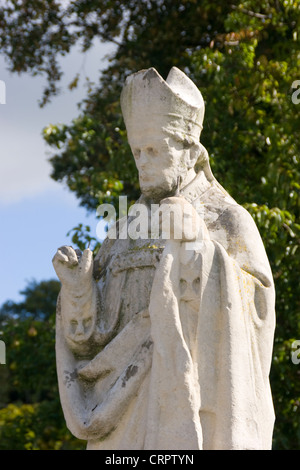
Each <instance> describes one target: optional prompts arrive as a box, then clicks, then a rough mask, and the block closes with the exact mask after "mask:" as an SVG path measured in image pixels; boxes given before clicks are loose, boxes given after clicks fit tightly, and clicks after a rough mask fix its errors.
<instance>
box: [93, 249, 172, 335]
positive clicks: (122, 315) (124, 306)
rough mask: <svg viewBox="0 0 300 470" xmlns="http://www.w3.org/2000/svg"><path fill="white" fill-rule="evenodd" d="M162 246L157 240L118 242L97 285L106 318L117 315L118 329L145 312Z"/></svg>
mask: <svg viewBox="0 0 300 470" xmlns="http://www.w3.org/2000/svg"><path fill="white" fill-rule="evenodd" d="M163 248H164V245H163V243H162V242H161V241H160V240H155V241H152V240H130V242H129V243H122V240H118V241H117V242H116V243H115V245H114V252H113V253H111V255H110V256H109V257H108V259H107V263H106V266H105V268H104V269H103V271H102V273H101V276H100V279H99V281H98V285H99V289H100V293H101V299H102V309H103V311H104V312H105V315H108V316H114V315H115V314H116V313H117V312H118V316H119V320H120V326H124V325H125V324H126V323H127V322H128V321H130V320H131V319H132V317H133V316H134V315H135V314H136V313H138V312H140V311H141V310H144V309H145V308H148V306H149V301H150V294H151V289H152V283H153V278H154V274H155V270H156V268H157V265H158V263H159V261H160V258H161V254H162V251H163Z"/></svg>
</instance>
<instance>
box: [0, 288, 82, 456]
mask: <svg viewBox="0 0 300 470" xmlns="http://www.w3.org/2000/svg"><path fill="white" fill-rule="evenodd" d="M59 289H60V283H59V282H58V281H54V280H53V281H52V280H50V281H42V282H40V283H36V282H31V283H30V284H29V285H28V286H27V288H26V289H25V290H24V292H23V295H24V297H25V299H24V301H23V302H20V303H18V304H17V303H13V302H6V303H5V304H4V305H3V306H2V307H1V309H0V339H2V340H3V341H4V342H5V345H6V365H1V366H0V449H1V450H7V449H8V450H20V449H27V450H35V449H41V450H46V449H69V448H70V449H72V448H74V449H79V448H83V445H82V443H81V442H80V441H78V440H77V439H75V438H73V437H72V436H71V434H70V433H69V431H68V430H67V429H66V425H65V422H64V417H63V414H62V410H61V406H60V402H59V394H58V385H57V376H56V362H55V305H56V300H57V296H58V293H59Z"/></svg>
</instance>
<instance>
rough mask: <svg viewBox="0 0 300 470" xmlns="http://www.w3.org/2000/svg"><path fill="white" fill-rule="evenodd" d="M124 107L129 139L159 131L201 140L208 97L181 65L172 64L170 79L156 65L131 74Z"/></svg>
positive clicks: (128, 78) (125, 93)
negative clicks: (205, 100)
mask: <svg viewBox="0 0 300 470" xmlns="http://www.w3.org/2000/svg"><path fill="white" fill-rule="evenodd" d="M121 108H122V113H123V117H124V121H125V125H126V130H127V135H128V140H129V141H130V140H131V139H132V137H134V135H140V134H142V133H151V132H152V133H153V132H154V133H155V132H156V131H158V130H164V131H167V132H170V133H177V134H180V136H181V137H182V138H183V139H184V138H187V137H189V138H190V139H192V140H193V141H196V142H198V141H199V138H200V134H201V130H202V124H203V118H204V110H205V105H204V100H203V97H202V95H201V93H200V91H199V90H198V88H197V87H196V85H195V84H194V83H193V82H192V81H191V80H190V79H189V78H188V77H187V76H186V75H185V73H183V72H182V71H181V70H179V69H178V68H177V67H172V69H171V70H170V72H169V74H168V77H167V79H166V80H164V79H163V78H162V77H161V76H160V74H159V73H158V72H157V71H156V70H155V69H154V68H150V69H147V70H141V71H139V72H137V73H134V74H132V75H130V76H129V77H127V79H126V82H125V85H124V87H123V90H122V93H121Z"/></svg>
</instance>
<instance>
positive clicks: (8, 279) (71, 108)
mask: <svg viewBox="0 0 300 470" xmlns="http://www.w3.org/2000/svg"><path fill="white" fill-rule="evenodd" d="M112 50H113V48H112V46H107V45H103V44H100V43H99V44H96V45H94V47H93V48H92V49H91V50H90V51H89V52H88V53H87V54H85V55H82V54H81V53H80V52H79V50H78V49H77V50H76V49H75V50H74V51H73V52H72V53H71V54H70V55H69V56H67V57H65V58H64V59H63V61H62V62H61V64H62V67H63V70H64V72H65V74H64V78H63V80H62V84H61V86H62V89H63V91H62V93H61V94H60V95H59V96H57V97H55V98H54V99H53V100H52V103H50V104H49V105H47V106H46V107H45V108H43V109H41V108H40V107H39V105H38V100H39V99H40V98H41V96H42V91H43V87H44V85H45V79H44V78H43V77H30V76H29V75H21V76H18V75H15V74H10V73H9V72H8V71H7V67H6V64H5V61H4V59H3V57H1V56H0V80H3V81H4V82H5V85H6V104H0V246H1V255H0V257H1V263H0V305H2V303H3V302H5V301H6V300H8V299H11V300H14V301H19V300H21V299H22V298H23V297H22V296H21V295H20V291H22V290H23V289H24V288H25V287H26V285H27V283H28V281H30V280H33V279H35V280H37V281H40V280H47V279H53V278H54V279H55V278H56V274H55V271H54V269H53V267H52V263H51V259H52V257H53V255H54V253H55V251H56V249H57V248H58V247H59V246H61V245H64V244H71V240H70V237H67V232H68V231H69V230H70V229H72V228H73V227H75V226H76V225H77V224H78V223H80V222H82V223H84V224H88V225H90V226H91V229H92V234H93V236H96V225H97V220H96V217H95V215H94V214H89V215H88V214H87V212H86V210H85V209H83V208H81V207H79V204H78V201H77V200H76V198H75V197H74V196H73V194H72V193H71V192H70V191H68V189H66V188H65V187H64V186H63V185H62V184H59V183H56V182H54V181H53V180H52V179H51V178H50V176H49V175H50V172H51V166H50V164H49V162H48V161H47V160H48V158H49V156H50V153H49V152H50V149H49V147H48V148H47V146H46V144H45V143H44V141H43V138H42V135H41V132H42V129H43V128H44V127H45V126H46V125H48V124H50V123H52V124H56V123H58V122H63V123H68V122H70V121H71V119H72V118H74V117H76V116H77V114H78V109H77V103H78V102H80V101H81V99H82V98H83V97H84V96H85V88H84V82H85V77H86V76H88V77H89V78H90V79H91V80H94V81H97V78H98V76H99V70H101V69H103V68H104V67H105V66H106V65H107V54H109V53H111V52H112ZM78 72H80V73H81V80H80V82H79V87H78V88H77V89H75V90H74V91H72V92H71V91H69V90H68V89H67V85H68V84H69V83H70V82H71V81H72V79H73V78H74V77H75V75H76V74H77V73H78Z"/></svg>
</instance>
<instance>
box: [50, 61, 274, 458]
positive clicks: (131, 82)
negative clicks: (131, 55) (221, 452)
mask: <svg viewBox="0 0 300 470" xmlns="http://www.w3.org/2000/svg"><path fill="white" fill-rule="evenodd" d="M121 104H122V111H123V115H124V119H125V123H126V127H127V132H128V140H129V144H130V146H131V149H132V153H133V156H134V158H135V161H136V165H137V168H138V171H139V180H140V187H141V193H142V194H141V197H140V199H139V201H138V202H137V204H139V205H140V206H139V207H140V208H141V207H142V208H143V209H144V210H145V214H146V215H145V217H144V220H146V219H148V218H149V220H150V218H151V217H152V215H153V214H152V212H151V205H153V204H160V207H164V208H167V212H166V213H163V216H162V219H163V220H162V221H161V223H160V224H159V222H157V226H156V229H157V231H158V233H160V236H159V237H158V238H153V231H152V232H151V231H150V227H151V224H150V225H149V226H146V237H144V238H137V237H135V238H134V237H130V236H127V237H122V238H116V239H110V238H109V237H108V238H107V239H106V240H105V241H104V243H103V245H102V247H101V249H100V251H99V253H98V255H97V257H96V259H95V260H94V261H93V256H92V252H91V251H90V250H85V251H84V252H83V253H82V254H80V253H78V252H75V251H74V250H73V248H71V247H62V248H60V249H59V250H58V251H57V253H56V255H55V256H54V259H53V263H54V267H55V270H56V273H57V275H58V277H59V278H60V280H61V282H62V290H61V293H60V298H59V302H58V308H57V336H56V353H57V370H58V378H59V389H60V397H61V403H62V407H63V410H64V414H65V418H66V422H67V425H68V427H69V429H70V430H71V432H72V433H73V434H74V435H75V436H77V437H78V438H80V439H86V440H87V441H88V445H87V448H88V449H115V450H116V449H157V450H159V449H164V450H167V449H173V450H180V449H185V450H187V449H270V448H271V441H272V432H273V424H274V411H273V405H272V397H271V390H270V385H269V370H270V364H271V356H272V346H273V335H274V326H275V312H274V299H275V294H274V285H273V279H272V273H271V270H270V266H269V263H268V259H267V256H266V253H265V249H264V246H263V243H262V241H261V238H260V235H259V233H258V230H257V228H256V226H255V224H254V221H253V219H252V218H251V216H250V215H249V214H248V212H247V211H246V210H245V209H243V208H242V207H241V206H239V205H238V204H237V203H236V202H235V201H234V200H233V199H232V198H231V197H230V196H229V194H228V193H227V192H226V191H225V190H224V189H223V188H222V186H221V185H220V184H219V183H218V182H217V181H216V179H215V178H214V176H213V175H212V172H211V170H210V166H209V159H208V155H207V152H206V150H205V149H204V147H203V146H202V145H201V144H200V142H199V138H200V134H201V129H202V124H203V116H204V101H203V98H202V96H201V93H200V91H199V90H198V89H197V88H196V87H195V85H194V84H193V83H192V82H191V81H190V80H189V79H188V77H186V75H185V74H183V73H182V72H181V71H179V70H178V69H176V68H173V69H172V70H171V72H170V74H169V76H168V78H167V80H166V81H164V80H163V79H162V77H160V75H159V74H158V73H157V72H156V70H155V69H153V68H151V69H149V70H143V71H141V72H138V73H137V74H134V75H132V76H130V77H129V78H128V79H127V81H126V83H125V85H124V89H123V92H122V96H121ZM136 207H137V206H136ZM156 207H157V206H156ZM170 210H173V211H174V216H173V217H174V220H175V222H174V225H171V228H170V230H169V232H168V231H167V230H166V229H164V228H163V227H162V225H163V224H164V217H165V216H166V214H168V211H169V213H170ZM132 213H133V212H132ZM133 219H134V218H133V216H132V215H131V216H129V217H128V219H124V220H123V221H121V222H120V224H121V226H123V227H126V225H124V224H125V223H126V222H128V221H130V220H133ZM157 220H159V219H157ZM122 224H123V225H122ZM147 227H148V228H147ZM148 229H149V235H147V234H148V232H147V230H148ZM143 233H145V231H144V232H143ZM178 233H179V236H178ZM147 237H148V238H147ZM151 237H152V238H151Z"/></svg>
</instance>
